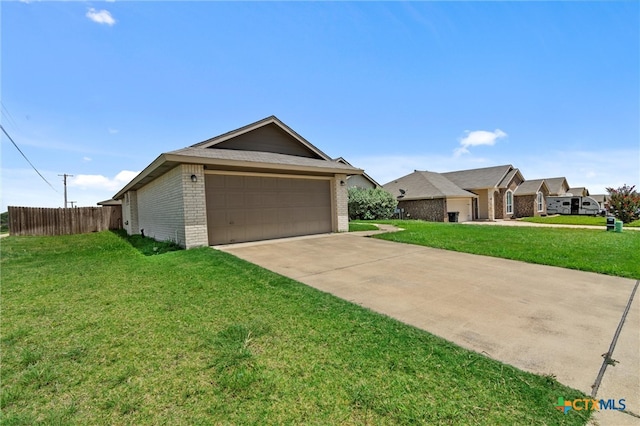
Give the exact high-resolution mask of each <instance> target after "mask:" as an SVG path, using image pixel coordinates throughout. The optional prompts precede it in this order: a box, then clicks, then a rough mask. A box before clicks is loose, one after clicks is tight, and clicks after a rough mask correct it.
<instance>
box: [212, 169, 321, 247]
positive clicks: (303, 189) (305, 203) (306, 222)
mask: <svg viewBox="0 0 640 426" xmlns="http://www.w3.org/2000/svg"><path fill="white" fill-rule="evenodd" d="M205 188H206V197H207V225H208V231H209V244H211V245H213V244H229V243H239V242H243V241H258V240H267V239H271V238H282V237H292V236H296V235H309V234H320V233H324V232H331V187H330V183H329V181H328V180H320V179H292V178H280V177H277V178H276V177H262V176H238V175H206V181H205Z"/></svg>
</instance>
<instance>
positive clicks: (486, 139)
mask: <svg viewBox="0 0 640 426" xmlns="http://www.w3.org/2000/svg"><path fill="white" fill-rule="evenodd" d="M465 133H466V134H467V135H466V136H465V137H463V138H461V139H460V147H458V148H456V149H455V151H454V154H455V155H456V156H458V155H462V154H468V153H469V147H470V146H480V145H488V146H493V145H495V144H496V141H497V140H498V139H502V138H506V137H507V134H506V133H505V132H503V131H502V130H500V129H496V130H495V131H493V132H489V131H486V130H474V131H469V130H465Z"/></svg>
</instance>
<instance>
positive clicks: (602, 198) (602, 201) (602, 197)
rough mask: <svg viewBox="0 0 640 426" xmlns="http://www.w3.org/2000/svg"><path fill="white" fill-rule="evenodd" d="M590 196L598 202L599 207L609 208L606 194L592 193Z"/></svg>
mask: <svg viewBox="0 0 640 426" xmlns="http://www.w3.org/2000/svg"><path fill="white" fill-rule="evenodd" d="M590 197H591V198H593V199H594V200H596V201H597V202H598V204H599V205H600V208H601V209H604V210H609V196H608V195H607V194H594V195H590Z"/></svg>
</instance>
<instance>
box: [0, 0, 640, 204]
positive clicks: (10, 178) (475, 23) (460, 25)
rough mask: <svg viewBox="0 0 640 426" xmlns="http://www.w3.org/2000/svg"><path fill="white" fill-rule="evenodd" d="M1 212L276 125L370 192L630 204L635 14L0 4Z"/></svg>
mask: <svg viewBox="0 0 640 426" xmlns="http://www.w3.org/2000/svg"><path fill="white" fill-rule="evenodd" d="M0 13H1V24H2V28H1V37H2V39H1V43H2V57H1V59H2V63H1V73H2V74H1V92H0V97H1V100H2V116H1V120H2V125H3V126H4V128H5V129H6V130H7V131H8V132H9V134H10V135H11V136H12V137H13V139H14V140H15V142H16V143H17V144H18V145H19V146H20V147H21V149H22V150H23V151H24V153H25V154H26V155H27V156H28V157H29V159H30V160H31V162H32V163H33V164H34V165H35V166H36V167H37V168H38V170H39V171H40V172H41V173H42V174H43V175H44V176H45V177H46V179H47V180H48V181H49V182H51V184H52V185H53V187H54V188H55V191H54V190H53V189H52V188H50V187H49V186H48V185H47V184H46V183H45V182H44V181H43V180H42V179H41V178H40V177H39V176H38V175H37V174H36V172H35V171H33V169H31V168H30V166H29V164H28V163H27V162H26V161H25V160H24V159H23V158H22V157H21V156H20V154H19V153H18V151H17V150H16V149H15V148H14V147H13V145H12V144H11V142H10V141H9V140H8V138H6V137H5V136H4V135H3V137H2V207H1V209H2V211H4V210H5V209H6V206H7V205H24V206H43V207H61V206H62V205H63V186H62V178H61V177H59V176H58V175H59V174H63V173H68V174H71V175H74V177H72V178H69V185H68V194H69V195H68V196H69V200H71V201H76V202H77V204H78V205H80V206H84V205H95V203H96V202H98V201H100V200H104V199H108V198H110V197H111V196H112V195H113V194H115V193H116V192H117V191H118V190H119V189H120V188H121V187H123V186H124V185H125V184H126V183H127V182H128V181H129V180H130V179H131V178H132V177H133V176H134V175H135V173H137V172H139V171H140V170H142V169H143V168H144V167H146V166H147V165H148V164H149V163H150V162H151V161H153V160H154V159H155V158H156V157H157V156H158V155H159V154H160V153H162V152H166V151H171V150H174V149H179V148H182V147H185V146H188V145H192V144H194V143H197V142H200V141H202V140H205V139H208V138H210V137H212V136H216V135H218V134H221V133H225V132H227V131H229V130H233V129H236V128H238V127H241V126H243V125H245V124H248V123H251V122H254V121H257V120H259V119H262V118H264V117H267V116H269V115H276V116H277V117H278V118H280V119H281V120H282V121H284V122H285V123H286V124H288V125H289V126H290V127H292V128H293V129H294V130H296V131H297V132H298V133H300V134H301V135H302V136H304V137H305V138H306V139H307V140H309V141H310V142H311V143H313V144H315V145H316V146H318V147H319V148H320V149H321V150H323V151H324V152H326V153H327V154H329V155H331V156H334V157H338V156H343V157H345V158H346V159H347V160H349V161H350V162H351V163H352V164H354V165H356V166H358V167H361V168H364V169H365V171H366V172H367V173H368V174H369V175H371V176H372V177H373V178H374V179H376V180H378V181H379V182H380V183H386V182H388V181H390V180H392V179H394V178H397V177H400V176H403V175H405V174H407V173H410V172H412V171H413V170H414V169H420V170H431V171H439V172H443V171H451V170H460V169H465V168H476V167H488V166H494V165H500V164H513V165H514V166H516V167H518V168H519V169H520V170H521V171H522V173H523V175H524V177H525V178H526V179H535V178H543V177H556V176H566V177H567V179H568V181H569V184H570V185H572V186H587V187H588V188H589V190H590V191H591V193H601V192H604V188H605V187H607V186H614V187H615V186H620V185H622V184H623V183H628V184H640V146H639V145H640V124H639V120H640V108H639V104H640V6H639V3H638V2H636V1H625V2H616V1H606V2H353V3H351V2H313V3H311V2H282V3H279V2H236V3H226V2H143V1H140V2H129V1H116V2H113V1H109V2H80V1H78V2H38V1H30V2H22V1H20V2H2V3H0Z"/></svg>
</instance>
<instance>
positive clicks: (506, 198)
mask: <svg viewBox="0 0 640 426" xmlns="http://www.w3.org/2000/svg"><path fill="white" fill-rule="evenodd" d="M509 195H511V197H509ZM509 198H511V202H509ZM504 207H505V211H506V213H507V214H513V191H512V190H510V189H508V190H507V192H506V193H505V194H504Z"/></svg>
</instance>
